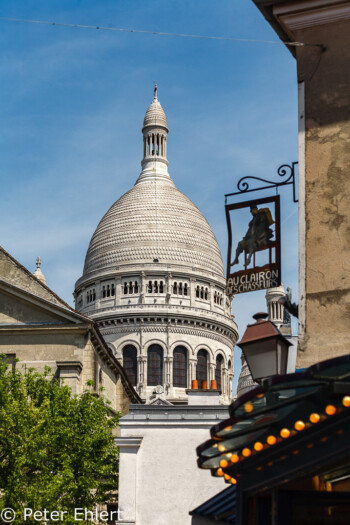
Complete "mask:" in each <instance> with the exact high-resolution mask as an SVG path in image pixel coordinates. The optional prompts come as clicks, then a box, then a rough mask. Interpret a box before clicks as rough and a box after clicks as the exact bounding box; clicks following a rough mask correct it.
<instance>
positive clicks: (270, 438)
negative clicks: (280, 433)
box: [266, 436, 277, 445]
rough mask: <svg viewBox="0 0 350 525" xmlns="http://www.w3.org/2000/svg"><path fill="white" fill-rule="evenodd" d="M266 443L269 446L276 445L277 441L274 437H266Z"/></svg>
mask: <svg viewBox="0 0 350 525" xmlns="http://www.w3.org/2000/svg"><path fill="white" fill-rule="evenodd" d="M266 442H267V443H268V444H269V445H275V444H276V443H277V439H276V438H275V436H268V438H267V440H266Z"/></svg>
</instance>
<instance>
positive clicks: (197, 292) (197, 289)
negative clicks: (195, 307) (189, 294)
mask: <svg viewBox="0 0 350 525" xmlns="http://www.w3.org/2000/svg"><path fill="white" fill-rule="evenodd" d="M196 297H199V286H197V288H196Z"/></svg>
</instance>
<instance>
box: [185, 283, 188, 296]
mask: <svg viewBox="0 0 350 525" xmlns="http://www.w3.org/2000/svg"><path fill="white" fill-rule="evenodd" d="M184 295H188V287H187V283H185V284H184Z"/></svg>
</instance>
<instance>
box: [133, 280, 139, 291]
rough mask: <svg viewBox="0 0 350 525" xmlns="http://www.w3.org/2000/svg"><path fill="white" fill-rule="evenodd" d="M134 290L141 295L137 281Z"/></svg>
mask: <svg viewBox="0 0 350 525" xmlns="http://www.w3.org/2000/svg"><path fill="white" fill-rule="evenodd" d="M134 290H135V293H139V285H138V284H137V281H135V287H134Z"/></svg>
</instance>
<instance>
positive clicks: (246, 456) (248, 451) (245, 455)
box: [242, 448, 252, 458]
mask: <svg viewBox="0 0 350 525" xmlns="http://www.w3.org/2000/svg"><path fill="white" fill-rule="evenodd" d="M251 453H252V452H251V450H250V449H249V448H244V449H243V450H242V456H244V457H245V458H249V456H250V455H251Z"/></svg>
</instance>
